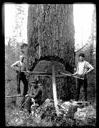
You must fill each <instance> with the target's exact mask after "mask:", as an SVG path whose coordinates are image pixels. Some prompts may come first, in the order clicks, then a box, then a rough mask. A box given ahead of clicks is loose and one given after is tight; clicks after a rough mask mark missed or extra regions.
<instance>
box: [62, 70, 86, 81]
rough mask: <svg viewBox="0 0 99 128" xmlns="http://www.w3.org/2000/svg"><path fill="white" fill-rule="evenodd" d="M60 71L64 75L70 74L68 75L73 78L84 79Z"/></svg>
mask: <svg viewBox="0 0 99 128" xmlns="http://www.w3.org/2000/svg"><path fill="white" fill-rule="evenodd" d="M60 73H61V74H63V75H65V76H70V77H74V78H78V79H81V80H84V78H80V77H78V76H72V74H66V73H63V72H60Z"/></svg>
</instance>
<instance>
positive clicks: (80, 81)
mask: <svg viewBox="0 0 99 128" xmlns="http://www.w3.org/2000/svg"><path fill="white" fill-rule="evenodd" d="M81 86H83V88H84V99H85V101H87V86H88V83H87V77H86V76H85V77H84V80H82V79H78V80H77V98H76V100H77V101H78V100H79V95H80V89H81Z"/></svg>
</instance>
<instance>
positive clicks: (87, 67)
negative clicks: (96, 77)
mask: <svg viewBox="0 0 99 128" xmlns="http://www.w3.org/2000/svg"><path fill="white" fill-rule="evenodd" d="M93 69H94V68H93V66H92V65H91V64H90V63H89V62H87V61H85V60H84V61H82V62H78V65H77V71H76V73H75V74H78V75H83V74H85V73H86V72H87V73H88V72H90V71H91V70H93Z"/></svg>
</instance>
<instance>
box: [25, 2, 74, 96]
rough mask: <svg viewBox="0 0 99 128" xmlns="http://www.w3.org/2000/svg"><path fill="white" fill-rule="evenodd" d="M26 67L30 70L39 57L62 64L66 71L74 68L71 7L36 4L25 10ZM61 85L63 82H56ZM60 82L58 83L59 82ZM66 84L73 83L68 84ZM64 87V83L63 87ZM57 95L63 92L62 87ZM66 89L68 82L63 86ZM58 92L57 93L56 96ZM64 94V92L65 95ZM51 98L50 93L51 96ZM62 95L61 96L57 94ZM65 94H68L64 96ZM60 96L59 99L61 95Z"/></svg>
mask: <svg viewBox="0 0 99 128" xmlns="http://www.w3.org/2000/svg"><path fill="white" fill-rule="evenodd" d="M27 30H28V32H27V33H28V44H29V48H28V68H29V69H32V70H33V67H34V66H35V65H36V61H37V60H39V59H40V58H42V57H46V56H47V57H52V56H54V57H56V58H60V59H62V60H63V61H64V66H65V70H68V71H70V72H71V73H72V72H73V68H74V24H73V5H69V4H39V5H38V4H35V5H30V6H29V10H28V25H27ZM58 81H61V82H64V80H58ZM59 83H60V82H59ZM69 84H72V83H68V86H69ZM63 85H64V84H63ZM63 85H61V88H60V87H59V86H58V87H57V88H60V90H59V92H60V93H62V91H63V90H62V88H63V87H62V86H63ZM65 86H67V83H66V85H65ZM46 88H47V87H46ZM59 92H58V93H59ZM64 94H65V92H64ZM50 95H51V94H50ZM60 95H61V94H60ZM66 95H67V94H66ZM60 97H61V96H60Z"/></svg>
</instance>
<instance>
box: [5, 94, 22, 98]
mask: <svg viewBox="0 0 99 128" xmlns="http://www.w3.org/2000/svg"><path fill="white" fill-rule="evenodd" d="M12 97H23V95H12V96H5V98H12Z"/></svg>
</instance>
